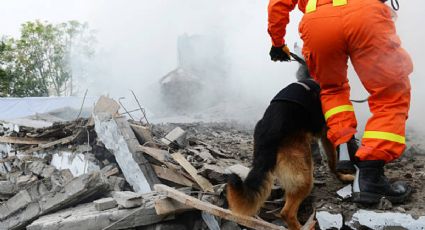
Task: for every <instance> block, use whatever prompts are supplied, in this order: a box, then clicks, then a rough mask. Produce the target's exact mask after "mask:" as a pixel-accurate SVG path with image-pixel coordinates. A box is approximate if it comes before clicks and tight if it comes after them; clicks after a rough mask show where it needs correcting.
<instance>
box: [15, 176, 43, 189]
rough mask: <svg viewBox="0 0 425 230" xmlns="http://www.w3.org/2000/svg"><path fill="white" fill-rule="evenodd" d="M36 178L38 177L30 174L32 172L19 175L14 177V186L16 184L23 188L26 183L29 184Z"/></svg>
mask: <svg viewBox="0 0 425 230" xmlns="http://www.w3.org/2000/svg"><path fill="white" fill-rule="evenodd" d="M37 180H38V178H37V177H36V176H34V175H32V174H29V175H23V176H19V177H18V178H17V179H16V186H18V188H24V187H26V185H28V184H30V183H32V182H34V181H37Z"/></svg>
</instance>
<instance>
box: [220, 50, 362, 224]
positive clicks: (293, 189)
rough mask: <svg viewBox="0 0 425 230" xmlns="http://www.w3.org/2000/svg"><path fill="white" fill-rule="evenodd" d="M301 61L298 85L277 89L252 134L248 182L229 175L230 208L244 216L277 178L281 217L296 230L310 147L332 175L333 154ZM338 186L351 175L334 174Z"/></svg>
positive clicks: (309, 179)
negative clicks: (319, 151) (317, 145)
mask: <svg viewBox="0 0 425 230" xmlns="http://www.w3.org/2000/svg"><path fill="white" fill-rule="evenodd" d="M292 56H293V57H294V58H295V59H296V60H297V61H298V62H300V68H299V69H298V72H297V80H298V82H296V83H292V84H290V85H289V86H287V87H285V88H284V89H283V90H281V91H280V92H279V93H278V94H277V95H276V97H275V98H274V99H273V100H272V102H271V103H270V105H269V106H268V108H267V109H266V111H265V113H264V116H263V118H262V119H261V120H260V121H258V123H257V125H256V126H255V131H254V160H253V163H252V169H251V170H250V172H249V174H248V176H247V178H246V179H245V180H244V181H242V179H241V178H240V177H239V176H238V175H237V174H231V175H229V179H228V183H227V188H226V190H227V192H226V193H227V200H228V203H229V207H230V209H231V210H232V211H233V212H235V213H238V214H242V215H249V216H252V215H255V214H256V213H257V212H258V210H259V209H260V208H261V206H262V205H263V203H264V202H265V201H266V200H267V198H268V197H269V195H270V192H271V187H272V185H273V182H274V178H275V177H277V179H278V180H279V182H280V184H281V185H282V188H283V190H284V191H285V205H284V207H283V209H282V210H281V212H280V216H281V218H282V219H283V220H284V221H285V222H286V223H287V225H288V228H289V229H291V230H293V229H300V228H301V224H300V223H299V221H298V218H297V213H298V208H299V206H300V204H301V202H302V201H303V200H304V199H305V198H306V197H307V196H308V195H309V194H310V192H311V190H312V188H313V162H312V150H311V147H310V146H311V143H312V142H313V141H320V142H321V144H322V148H323V151H324V152H325V154H326V156H327V162H328V165H329V168H330V170H331V171H332V172H333V173H335V174H337V173H336V171H335V167H336V162H337V153H336V150H335V148H334V147H333V145H332V144H331V143H330V142H329V140H328V139H327V137H326V127H325V119H324V116H323V113H322V109H321V103H320V87H319V85H318V84H317V83H316V82H315V81H314V80H313V79H312V78H311V76H310V74H309V73H308V70H307V67H306V65H305V62H304V60H303V59H301V58H300V57H298V56H296V55H294V54H292ZM337 176H338V178H339V179H340V180H342V181H345V182H348V181H352V180H353V179H354V177H353V176H352V175H349V174H337Z"/></svg>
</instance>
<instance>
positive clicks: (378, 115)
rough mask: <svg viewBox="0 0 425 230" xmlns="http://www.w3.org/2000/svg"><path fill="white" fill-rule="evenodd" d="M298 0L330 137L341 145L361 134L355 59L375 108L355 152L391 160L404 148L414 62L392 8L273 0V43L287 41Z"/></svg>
mask: <svg viewBox="0 0 425 230" xmlns="http://www.w3.org/2000/svg"><path fill="white" fill-rule="evenodd" d="M310 1H314V0H310ZM334 1H335V0H334ZM339 1H341V0H339ZM342 1H345V0H342ZM297 3H298V7H299V9H300V10H301V11H302V12H304V13H305V14H304V17H303V19H302V21H301V23H300V25H299V32H300V34H301V38H302V39H303V41H304V47H303V55H304V57H305V59H306V62H307V65H308V68H309V70H310V73H311V75H312V76H313V78H314V79H316V80H317V81H318V82H319V84H320V86H321V89H322V91H321V101H322V108H323V112H324V115H325V119H326V123H327V126H328V128H329V131H328V138H329V139H330V140H331V142H332V143H333V144H334V145H335V146H337V145H339V144H341V143H344V142H347V141H348V140H349V139H350V137H351V136H352V135H354V134H355V133H356V128H357V121H356V117H355V114H354V109H353V106H352V104H351V102H350V86H349V84H348V79H347V62H348V58H350V60H351V62H352V64H353V66H354V69H355V71H356V72H357V74H358V76H359V78H360V80H361V82H362V84H363V86H364V87H365V88H366V90H367V91H368V92H369V94H370V97H369V108H370V110H371V112H372V116H371V117H370V118H369V120H368V122H367V124H366V128H365V132H364V135H363V138H362V144H361V146H360V148H359V150H358V151H357V153H356V156H357V157H358V158H359V159H360V160H385V161H386V162H389V161H391V160H394V159H396V158H398V157H399V156H400V155H401V154H402V153H403V151H404V149H405V123H406V119H407V117H408V111H409V106H410V81H409V78H408V75H409V74H410V73H411V72H412V71H413V64H412V61H411V59H410V56H409V55H408V54H407V52H406V51H405V50H404V49H402V48H401V46H400V39H399V37H398V36H397V34H396V29H395V25H394V22H393V21H392V19H391V10H390V9H389V7H388V6H387V5H385V4H383V3H382V2H380V1H379V0H347V3H346V4H344V5H339V6H334V5H333V4H335V2H333V0H317V4H316V5H315V6H314V9H313V10H311V8H309V7H311V4H309V5H307V4H308V0H270V3H269V7H268V12H269V26H268V32H269V34H270V36H271V38H272V43H273V45H274V46H282V45H283V44H285V40H284V36H285V28H286V25H287V24H288V22H289V12H290V11H291V10H293V9H294V8H295V6H296V4H297ZM306 7H307V11H308V12H307V13H306Z"/></svg>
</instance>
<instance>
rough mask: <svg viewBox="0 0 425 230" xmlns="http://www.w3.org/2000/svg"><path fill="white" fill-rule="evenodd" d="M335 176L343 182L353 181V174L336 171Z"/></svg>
mask: <svg viewBox="0 0 425 230" xmlns="http://www.w3.org/2000/svg"><path fill="white" fill-rule="evenodd" d="M336 176H337V177H338V180H340V181H341V182H343V183H351V182H353V181H354V175H353V174H344V173H336Z"/></svg>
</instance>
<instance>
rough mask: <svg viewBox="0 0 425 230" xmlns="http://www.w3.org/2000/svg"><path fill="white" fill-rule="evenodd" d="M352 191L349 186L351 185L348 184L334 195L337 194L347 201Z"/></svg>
mask: <svg viewBox="0 0 425 230" xmlns="http://www.w3.org/2000/svg"><path fill="white" fill-rule="evenodd" d="M352 191H353V187H352V186H351V184H349V185H347V186H345V187H343V188H342V189H340V190H338V191H337V192H336V194H338V196H339V197H341V198H342V199H347V198H349V197H351V194H352Z"/></svg>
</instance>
